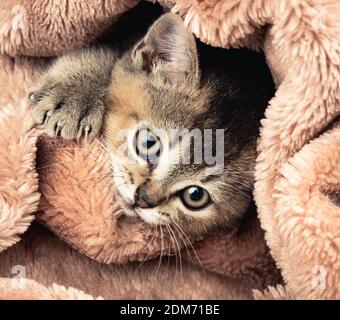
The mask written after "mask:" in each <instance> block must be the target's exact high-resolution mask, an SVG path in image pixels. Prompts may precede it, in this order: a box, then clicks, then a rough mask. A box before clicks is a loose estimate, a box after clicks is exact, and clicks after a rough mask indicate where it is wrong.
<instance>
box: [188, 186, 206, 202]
mask: <svg viewBox="0 0 340 320" xmlns="http://www.w3.org/2000/svg"><path fill="white" fill-rule="evenodd" d="M189 196H190V199H191V200H192V201H199V200H201V199H202V197H203V189H202V188H197V187H193V188H190V189H189Z"/></svg>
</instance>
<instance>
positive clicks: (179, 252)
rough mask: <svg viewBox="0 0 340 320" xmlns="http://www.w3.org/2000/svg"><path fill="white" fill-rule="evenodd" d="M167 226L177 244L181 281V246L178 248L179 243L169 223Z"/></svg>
mask: <svg viewBox="0 0 340 320" xmlns="http://www.w3.org/2000/svg"><path fill="white" fill-rule="evenodd" d="M169 228H170V231H171V232H172V234H173V235H174V240H175V241H176V246H177V249H178V254H179V266H180V271H181V279H182V281H183V265H182V256H181V248H180V245H179V243H178V241H177V238H176V235H175V233H174V231H173V230H172V228H171V225H169Z"/></svg>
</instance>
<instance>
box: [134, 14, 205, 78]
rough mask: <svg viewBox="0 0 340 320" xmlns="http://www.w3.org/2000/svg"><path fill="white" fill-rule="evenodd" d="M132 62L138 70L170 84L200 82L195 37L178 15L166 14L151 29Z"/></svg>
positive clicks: (137, 46)
mask: <svg viewBox="0 0 340 320" xmlns="http://www.w3.org/2000/svg"><path fill="white" fill-rule="evenodd" d="M132 59H133V61H134V64H135V65H136V67H137V68H139V69H141V70H143V71H144V72H146V73H147V74H149V75H150V76H160V77H161V79H162V80H164V82H167V83H181V82H182V81H184V80H188V81H191V83H196V82H198V81H199V75H200V74H199V63H198V54H197V48H196V41H195V38H194V36H193V35H192V34H191V33H190V32H188V31H187V30H186V28H185V26H184V23H183V20H182V19H181V18H180V17H179V16H178V15H176V14H172V13H168V14H165V15H163V16H162V17H160V18H159V19H158V20H157V21H156V22H155V23H154V24H153V25H152V26H151V28H150V29H149V31H148V33H147V34H146V36H145V37H144V38H143V39H142V40H141V41H140V42H139V43H138V44H137V45H136V47H135V48H134V50H133V52H132Z"/></svg>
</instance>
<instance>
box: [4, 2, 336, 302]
mask: <svg viewBox="0 0 340 320" xmlns="http://www.w3.org/2000/svg"><path fill="white" fill-rule="evenodd" d="M159 2H160V3H161V4H162V5H163V6H164V7H166V8H169V9H170V10H172V11H173V12H175V13H178V14H179V15H181V16H182V17H183V19H184V21H185V24H186V26H187V28H188V29H189V30H190V31H191V32H193V33H194V34H195V35H196V36H197V37H198V38H200V39H201V40H202V41H204V42H206V43H208V44H211V45H214V46H220V47H224V48H229V47H242V46H245V47H250V48H253V49H263V50H264V52H265V55H266V59H267V62H268V65H269V66H270V69H271V71H272V74H273V77H274V79H275V83H276V86H277V92H276V95H275V97H274V98H273V99H272V100H271V101H270V103H269V105H268V108H267V111H266V114H265V119H263V121H262V128H261V136H260V139H259V142H258V152H259V156H258V159H257V165H256V183H255V193H254V194H255V200H256V205H257V208H258V217H259V222H260V223H259V222H258V220H257V219H256V218H253V213H249V217H250V218H249V221H247V222H246V223H245V224H244V225H243V226H242V227H241V228H240V229H239V230H236V231H235V232H233V233H230V234H212V235H210V236H209V237H207V238H205V239H195V240H196V242H195V244H194V247H195V252H196V255H197V258H196V260H198V259H199V260H200V262H201V263H202V264H203V266H204V268H205V269H206V270H210V271H209V272H215V273H218V274H220V275H221V276H222V277H227V278H232V279H234V280H235V281H236V282H237V281H239V283H242V285H243V283H244V281H245V280H246V282H247V283H248V287H247V288H248V290H250V289H259V290H261V292H262V293H261V292H260V291H256V292H255V297H256V298H277V299H279V298H297V299H299V298H302V299H310V298H324V299H331V298H340V295H339V293H340V290H339V289H340V279H339V278H340V259H339V256H340V233H339V230H340V207H339V206H340V126H339V114H340V101H339V100H340V42H339V39H340V23H339V15H340V8H339V4H338V3H337V1H336V0H328V1H327V0H324V1H323V0H300V1H294V2H293V1H288V0H282V1H272V0H254V1H240V0H222V1H218V0H203V1H187V0H177V1H172V0H163V1H159ZM137 3H138V1H136V0H116V1H110V2H107V1H104V0H94V1H91V5H89V4H87V2H84V1H80V0H75V1H57V0H50V1H43V0H39V1H33V0H6V1H2V2H1V4H0V22H1V27H0V53H1V56H0V65H1V68H0V75H1V77H0V88H1V91H0V92H1V93H0V137H1V138H0V150H1V153H0V252H1V254H0V266H1V265H3V266H4V265H8V264H9V265H10V264H11V263H12V264H15V259H14V260H11V258H10V257H12V256H15V255H14V254H13V252H15V250H19V249H17V248H18V245H20V243H18V244H17V242H18V241H19V240H20V239H21V237H22V235H23V234H24V233H25V232H26V230H27V229H28V228H29V226H30V224H31V222H32V221H33V220H34V219H37V220H38V221H39V222H40V223H42V224H43V225H44V226H46V227H47V228H49V229H50V230H52V232H53V233H54V234H55V235H56V236H57V237H59V238H60V239H62V240H63V241H65V242H66V243H68V244H70V245H71V246H72V247H73V248H75V249H76V250H77V251H79V252H81V253H82V254H84V255H86V256H88V257H90V258H92V259H94V260H96V261H97V268H101V264H100V263H106V264H113V263H120V264H122V263H124V264H125V265H128V262H129V261H141V260H145V259H151V258H156V257H158V256H159V255H162V254H163V255H164V254H169V253H170V254H172V253H174V252H175V253H176V252H177V253H178V251H181V248H184V249H183V250H185V247H186V246H188V241H187V240H186V239H182V240H179V241H178V244H177V245H176V246H175V245H174V244H173V242H172V241H171V239H170V237H169V236H167V235H165V236H164V237H161V234H159V233H158V232H157V231H152V230H151V231H150V230H148V229H147V228H146V227H145V226H144V225H141V224H139V223H136V222H135V221H130V220H128V219H126V218H124V217H122V215H121V212H120V209H119V208H118V206H117V204H116V203H115V201H114V190H113V186H112V184H111V180H110V174H109V172H110V168H109V164H108V161H107V159H108V158H107V154H106V153H105V151H104V150H103V149H102V148H101V147H100V144H99V143H98V141H94V142H92V143H90V144H88V143H85V142H84V143H82V144H77V143H65V142H62V141H56V140H47V139H46V138H44V137H41V138H39V136H40V133H39V132H38V131H37V130H36V129H35V128H33V127H32V122H31V117H30V109H29V106H28V105H27V101H26V96H27V93H28V91H29V89H30V87H31V86H32V84H34V81H36V79H37V77H38V76H39V74H40V72H41V71H42V70H43V68H44V67H45V66H46V65H47V64H48V62H49V59H48V58H42V57H52V56H55V55H59V54H62V53H63V52H65V51H68V50H71V49H74V48H79V47H83V46H87V45H88V44H90V43H92V42H94V41H95V40H96V39H97V38H98V37H100V36H101V35H102V34H103V32H105V31H106V30H107V29H108V28H110V27H111V26H112V25H114V23H115V22H116V20H117V19H118V17H119V16H120V15H121V14H122V13H123V12H125V11H126V10H128V9H130V8H132V7H134V6H135V5H137ZM118 31H119V30H118ZM118 31H117V32H118ZM260 226H261V228H260ZM262 229H263V230H264V236H263V231H262ZM33 236H34V235H33ZM198 240H199V241H198ZM150 241H151V242H150ZM24 248H26V250H28V251H29V248H27V247H24ZM268 248H269V250H268ZM21 250H22V248H21ZM183 250H182V251H183ZM188 251H189V253H193V250H192V249H191V247H189V249H188ZM49 252H50V253H51V254H53V248H50V251H49ZM165 252H166V253H165ZM269 252H270V254H269ZM195 257H196V256H195ZM272 257H273V259H274V261H273V260H272ZM51 259H52V258H51ZM74 259H78V258H76V257H74ZM194 260H195V259H194ZM32 261H35V257H32ZM32 263H33V262H32ZM156 263H158V260H157V262H156ZM34 267H36V268H38V267H37V266H35V265H34V264H33V268H34ZM39 268H45V269H47V268H48V265H45V266H43V267H41V266H39ZM0 270H1V268H0ZM278 270H279V271H280V273H281V275H282V279H281V276H280V274H279V272H278ZM103 272H104V271H103ZM185 272H190V270H187V271H185ZM0 276H1V277H3V278H1V279H0V298H13V297H19V298H34V299H38V298H53V299H54V298H58V299H65V298H91V297H92V296H90V295H85V293H83V292H80V291H78V290H76V289H72V288H71V289H66V288H65V286H67V287H68V286H70V285H71V284H70V283H68V282H65V283H59V284H58V285H54V286H50V283H49V282H48V281H47V280H46V279H47V277H48V276H47V275H45V276H44V277H43V278H35V279H34V277H32V279H29V280H27V281H28V282H27V286H26V287H25V289H24V290H21V291H20V290H18V291H13V290H8V288H9V286H10V285H11V284H10V283H11V279H9V278H8V275H7V274H6V272H2V273H1V274H0ZM141 277H142V275H141ZM58 279H59V278H58ZM196 279H197V278H196ZM139 280H140V279H139ZM139 280H138V279H135V280H134V281H136V282H138V281H139ZM202 281H203V280H202ZM242 281H243V282H242ZM281 282H282V284H281ZM170 283H171V279H170V280H168V282H165V283H164V284H163V285H164V286H165V287H166V286H170ZM202 283H203V282H202ZM249 283H250V288H249ZM214 285H216V281H214V280H207V281H206V282H204V286H205V287H209V286H210V287H211V288H213V287H214ZM268 285H273V286H271V287H268V289H267V290H265V291H263V290H264V289H266V287H267V286H268ZM158 286H159V287H162V285H161V284H158ZM243 287H244V286H243ZM186 288H187V290H191V289H192V287H186ZM233 288H234V289H235V288H238V289H235V290H240V289H239V285H238V284H235V283H234V284H233V285H232V286H231V287H230V286H229V287H228V290H229V291H230V290H233ZM97 289H98V288H97ZM149 290H152V288H149ZM226 290H227V284H226ZM85 291H86V290H85ZM87 291H88V292H87V293H88V294H91V295H95V294H96V295H101V293H100V291H99V292H98V290H91V289H88V290H87ZM241 291H242V290H241ZM207 292H209V291H207ZM216 292H217V291H216ZM218 292H223V290H220V291H218ZM242 292H244V290H243V291H242ZM104 296H107V295H105V294H104ZM119 296H120V295H118V294H116V295H111V296H107V297H111V298H114V297H119ZM123 296H124V295H123ZM188 296H189V295H188ZM195 297H197V296H195ZM203 297H204V296H203V295H202V296H201V298H203ZM214 297H215V296H214ZM226 297H229V296H226V295H223V294H222V293H221V294H220V296H217V297H215V298H226ZM236 297H238V298H241V297H249V294H248V295H247V294H245V295H243V296H242V294H240V295H236ZM172 298H176V296H175V295H174V296H172ZM198 298H200V297H198Z"/></svg>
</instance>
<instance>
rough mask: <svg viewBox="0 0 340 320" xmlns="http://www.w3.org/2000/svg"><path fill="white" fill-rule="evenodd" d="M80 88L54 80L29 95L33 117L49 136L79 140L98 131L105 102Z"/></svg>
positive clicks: (95, 134) (96, 133) (94, 134)
mask: <svg viewBox="0 0 340 320" xmlns="http://www.w3.org/2000/svg"><path fill="white" fill-rule="evenodd" d="M77 89H79V88H68V87H65V86H63V85H58V84H56V83H51V84H50V85H45V86H43V87H42V88H41V89H38V90H35V91H33V92H31V93H30V94H29V97H28V98H29V100H30V101H31V103H32V106H33V120H34V121H35V123H36V124H38V125H42V126H43V128H44V129H45V132H46V133H47V134H48V135H49V136H50V137H57V136H60V137H62V138H64V139H79V138H80V137H81V136H88V137H94V136H97V135H98V134H99V131H100V128H101V125H102V120H103V114H104V105H103V103H102V101H101V100H100V99H97V98H96V97H95V96H93V95H89V94H88V92H84V91H83V90H77Z"/></svg>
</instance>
